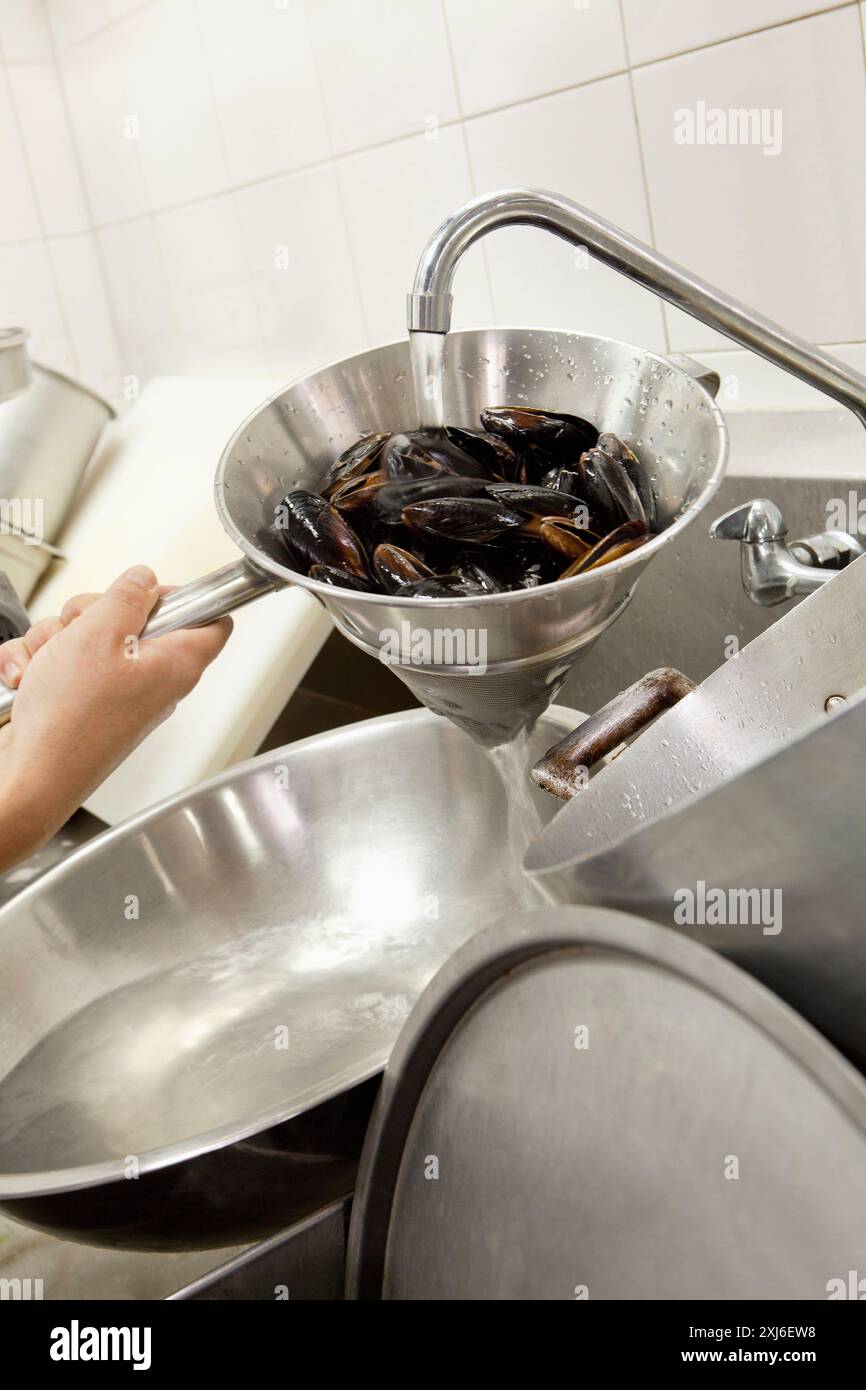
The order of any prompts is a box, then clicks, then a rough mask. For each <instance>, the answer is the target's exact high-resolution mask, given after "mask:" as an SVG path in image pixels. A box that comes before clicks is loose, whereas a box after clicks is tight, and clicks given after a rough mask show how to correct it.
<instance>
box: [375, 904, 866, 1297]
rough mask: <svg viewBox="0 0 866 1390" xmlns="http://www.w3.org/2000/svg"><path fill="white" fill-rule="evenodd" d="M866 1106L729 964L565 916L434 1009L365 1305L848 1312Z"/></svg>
mask: <svg viewBox="0 0 866 1390" xmlns="http://www.w3.org/2000/svg"><path fill="white" fill-rule="evenodd" d="M864 1226H866V1085H864V1082H863V1080H862V1078H861V1077H860V1076H859V1075H858V1074H857V1073H856V1072H855V1071H854V1070H853V1069H852V1068H851V1067H850V1066H849V1065H848V1064H847V1063H846V1062H844V1061H843V1060H842V1059H841V1058H840V1057H839V1055H838V1054H837V1053H835V1052H834V1051H833V1049H832V1048H831V1047H830V1046H829V1045H828V1044H827V1043H826V1042H825V1041H824V1040H823V1039H822V1038H820V1037H819V1035H818V1034H816V1033H814V1032H813V1031H812V1030H811V1029H810V1028H809V1027H808V1025H806V1024H805V1023H804V1022H803V1021H802V1020H801V1019H800V1018H799V1017H798V1016H797V1015H796V1014H794V1013H793V1012H792V1011H791V1010H790V1009H788V1008H787V1007H786V1006H785V1005H783V1004H782V1003H780V1002H779V1001H778V1000H777V999H776V998H775V997H774V996H773V995H771V994H770V993H769V992H768V991H767V990H766V989H764V988H763V987H762V986H760V985H758V984H757V983H756V982H755V981H753V980H752V979H751V978H749V977H748V976H746V975H744V974H743V973H742V972H741V971H739V970H738V969H737V968H736V967H735V966H733V965H731V964H730V963H729V962H728V961H726V960H724V959H723V958H722V957H720V956H718V955H716V954H715V953H714V952H711V951H709V950H707V949H706V948H704V947H701V946H698V945H696V944H695V943H694V942H691V941H688V940H686V939H685V938H682V937H680V936H677V935H675V934H674V933H672V932H669V931H666V930H664V929H662V928H660V927H656V926H653V925H651V924H650V923H647V922H644V921H642V920H640V919H638V918H633V917H628V916H626V915H624V914H621V913H616V912H610V911H604V910H599V909H575V908H561V909H547V910H545V911H543V912H540V913H532V914H522V915H521V916H519V917H513V918H510V919H507V920H506V921H505V922H502V923H499V924H497V925H496V926H495V927H493V928H491V929H489V930H487V931H485V932H483V933H481V934H480V935H479V936H477V937H475V938H473V940H472V941H470V942H469V943H468V944H467V945H466V946H465V947H463V948H462V949H461V950H460V951H459V952H458V953H457V955H456V956H454V957H453V958H452V959H451V960H450V961H449V962H448V963H447V964H446V965H445V966H444V967H443V969H442V970H441V971H440V973H439V974H438V975H437V976H436V978H435V979H434V980H433V982H432V984H431V985H430V986H429V987H428V989H427V991H426V992H425V994H424V995H423V996H422V998H421V999H420V1001H419V1003H418V1004H417V1005H416V1007H415V1009H414V1010H413V1013H412V1015H411V1016H410V1018H409V1021H408V1022H407V1024H406V1025H405V1027H404V1030H403V1032H402V1034H401V1037H400V1040H399V1042H398V1044H397V1047H396V1049H395V1051H394V1053H393V1055H392V1058H391V1061H390V1063H389V1065H388V1068H387V1070H386V1073H385V1079H384V1081H383V1086H382V1092H381V1095H380V1099H379V1102H378V1105H377V1109H376V1112H375V1115H374V1119H373V1122H372V1124H371V1127H370V1130H369V1131H368V1135H367V1141H366V1144H365V1149H364V1156H363V1160H362V1165H361V1172H360V1175H359V1180H358V1188H357V1194H356V1200H355V1207H354V1211H353V1217H352V1229H351V1234H350V1242H349V1257H348V1276H347V1279H348V1282H347V1288H348V1293H349V1296H350V1297H359V1298H378V1297H385V1298H403V1299H410V1298H423V1299H440V1298H447V1299H455V1298H457V1299H490V1298H495V1299H548V1298H552V1299H559V1298H561V1299H575V1298H585V1297H589V1298H593V1299H597V1298H615V1299H634V1298H653V1299H680V1298H702V1299H709V1298H714V1299H715V1298H732V1297H736V1298H767V1297H773V1298H826V1297H827V1296H828V1289H829V1288H830V1281H831V1280H833V1279H841V1280H847V1279H848V1277H849V1270H851V1269H856V1268H857V1261H858V1260H860V1263H861V1264H862V1231H863V1229H864Z"/></svg>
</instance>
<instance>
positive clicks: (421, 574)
mask: <svg viewBox="0 0 866 1390" xmlns="http://www.w3.org/2000/svg"><path fill="white" fill-rule="evenodd" d="M373 572H374V574H375V576H376V578H377V579H378V581H379V583H380V584H381V585H382V588H383V589H386V590H387V591H388V593H389V594H395V593H398V592H399V590H401V589H405V588H406V586H407V585H408V584H417V583H418V582H419V581H420V580H422V579H431V578H432V577H433V571H432V569H431V568H430V566H429V565H425V563H424V561H423V560H421V559H420V558H419V557H418V556H417V555H415V554H413V552H412V551H411V550H404V549H403V547H402V546H399V545H389V544H387V543H384V544H382V545H377V546H376V549H375V550H374V551H373Z"/></svg>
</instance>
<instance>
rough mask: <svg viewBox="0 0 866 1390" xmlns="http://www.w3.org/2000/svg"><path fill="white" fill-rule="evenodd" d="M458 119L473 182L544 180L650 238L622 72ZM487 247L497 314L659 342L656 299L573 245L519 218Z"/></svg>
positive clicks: (501, 318) (483, 186)
mask: <svg viewBox="0 0 866 1390" xmlns="http://www.w3.org/2000/svg"><path fill="white" fill-rule="evenodd" d="M466 129H467V134H468V138H469V153H470V158H471V160H472V169H473V173H474V175H475V182H476V186H477V187H478V189H479V191H480V192H481V191H485V190H492V189H495V188H503V187H507V186H508V185H514V184H529V185H535V186H536V187H539V188H549V189H552V190H553V191H554V192H557V193H564V194H566V195H567V196H569V197H572V198H574V199H575V200H576V201H577V202H580V203H583V204H585V205H586V206H587V207H589V208H592V209H593V211H595V212H599V213H601V214H602V215H603V216H604V217H607V218H609V219H610V221H612V222H616V223H617V224H618V225H620V226H622V227H624V228H625V229H626V230H627V231H629V232H631V233H632V234H633V235H634V236H637V237H640V238H641V239H642V240H646V239H648V238H649V235H650V227H649V220H648V215H647V206H646V198H645V196H644V187H643V176H642V173H641V166H640V152H639V149H638V142H637V133H636V130H635V123H634V113H633V110H632V102H631V92H630V89H629V83H628V78H627V77H612V78H608V79H607V80H605V81H603V82H596V83H593V84H592V85H591V86H588V87H580V88H577V89H576V90H575V91H572V92H564V93H561V94H559V95H557V96H551V97H545V98H544V99H543V100H541V101H534V102H531V103H529V104H527V105H525V106H520V107H515V108H513V109H511V110H508V111H500V112H496V113H495V114H493V115H490V116H480V117H477V118H476V119H475V120H471V121H468V122H467V127H466ZM599 130H603V131H604V140H603V141H601V140H599V139H598V132H599ZM486 250H487V256H488V259H489V263H490V273H491V278H492V283H493V302H494V306H495V309H496V318H497V322H499V323H503V324H508V323H522V324H527V325H538V326H540V327H548V328H564V329H575V330H582V331H584V332H589V333H600V334H603V335H606V336H607V337H611V338H624V339H625V340H626V341H632V342H635V343H638V344H640V345H642V346H646V347H653V348H663V347H664V344H665V338H664V325H663V320H662V313H661V308H660V305H659V302H658V300H657V299H656V298H655V297H654V296H653V295H650V294H649V293H648V292H647V291H646V290H641V289H639V288H638V287H637V286H635V285H632V284H631V283H630V282H629V281H628V280H626V279H625V278H624V277H623V276H622V275H619V274H617V272H616V271H613V270H609V269H607V268H606V267H605V266H601V265H598V264H597V263H596V262H595V261H593V260H592V258H591V257H589V256H588V255H587V254H586V253H585V252H581V253H575V250H574V248H573V247H571V246H568V245H566V244H565V243H564V242H562V241H560V240H559V239H558V238H557V237H553V236H550V235H548V234H547V233H545V232H540V231H537V230H535V229H534V228H531V229H530V228H521V227H506V228H503V229H501V230H499V231H497V232H494V233H493V234H492V235H491V236H490V237H488V238H487V241H486ZM469 254H470V255H471V254H472V253H471V252H470V253H469Z"/></svg>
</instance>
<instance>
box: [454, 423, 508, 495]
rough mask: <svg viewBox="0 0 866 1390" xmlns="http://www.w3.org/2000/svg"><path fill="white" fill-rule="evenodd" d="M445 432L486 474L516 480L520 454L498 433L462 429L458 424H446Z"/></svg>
mask: <svg viewBox="0 0 866 1390" xmlns="http://www.w3.org/2000/svg"><path fill="white" fill-rule="evenodd" d="M445 433H446V434H447V435H448V438H449V439H450V440H451V441H452V443H454V444H456V445H457V446H458V447H459V448H461V449H462V450H463V452H464V453H466V454H468V455H469V457H470V458H473V459H475V461H476V463H479V464H481V466H482V469H483V471H484V473H485V474H488V473H489V474H490V476H491V477H492V478H502V479H503V481H505V482H514V481H516V479H517V475H518V472H519V470H520V462H521V460H520V455H519V454H518V452H517V451H516V449H513V448H512V447H511V445H510V444H508V443H507V442H506V440H504V439H500V438H499V436H498V435H495V434H488V433H487V431H486V430H470V429H462V428H460V427H459V426H457V425H448V426H446V429H445Z"/></svg>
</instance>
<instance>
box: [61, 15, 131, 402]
mask: <svg viewBox="0 0 866 1390" xmlns="http://www.w3.org/2000/svg"><path fill="white" fill-rule="evenodd" d="M45 22H46V24H47V26H48V36H49V41H50V44H51V67H52V69H53V71H54V76H55V78H56V81H57V88H58V91H59V93H60V104H61V106H62V107H63V115H64V118H65V121H66V127H67V130H68V133H69V143H70V145H71V146H72V154H73V158H74V160H75V173H76V175H77V177H78V183H79V187H80V188H81V196H82V198H83V199H84V208H85V212H86V213H87V221H88V228H87V233H86V235H88V236H89V237H90V242H91V246H92V248H93V254H94V256H95V258H96V265H97V269H98V271H99V279H100V283H101V285H102V293H103V295H104V297H105V303H106V306H107V308H108V318H109V322H110V324H111V331H112V333H113V334H114V340H115V341H114V346H115V348H116V350H117V352H118V354H120V353H122V351H123V335H122V333H121V331H120V324H119V322H118V319H117V314H116V312H115V307H114V296H113V294H112V293H111V285H110V281H109V278H108V272H107V270H106V267H105V259H104V257H103V254H102V247H101V246H100V244H99V237H98V236H97V234H96V226H95V221H94V216H93V205H92V203H91V201H90V190H89V189H88V187H87V180H86V179H85V177H84V165H83V163H82V160H81V151H80V150H79V148H78V136H77V132H76V129H75V122H74V121H73V120H72V113H71V110H70V107H69V98H68V94H67V91H66V79H65V76H64V73H63V68H62V65H61V62H60V55H59V53H58V50H57V42H56V39H55V34H54V26H53V24H52V23H51V19H50V16H49V15H48V13H47V10H46V13H45ZM52 239H53V238H50V237H49V238H48V240H49V241H50V240H52ZM49 257H50V252H49ZM121 381H122V378H121ZM120 385H121V382H119V383H118V386H120Z"/></svg>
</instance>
